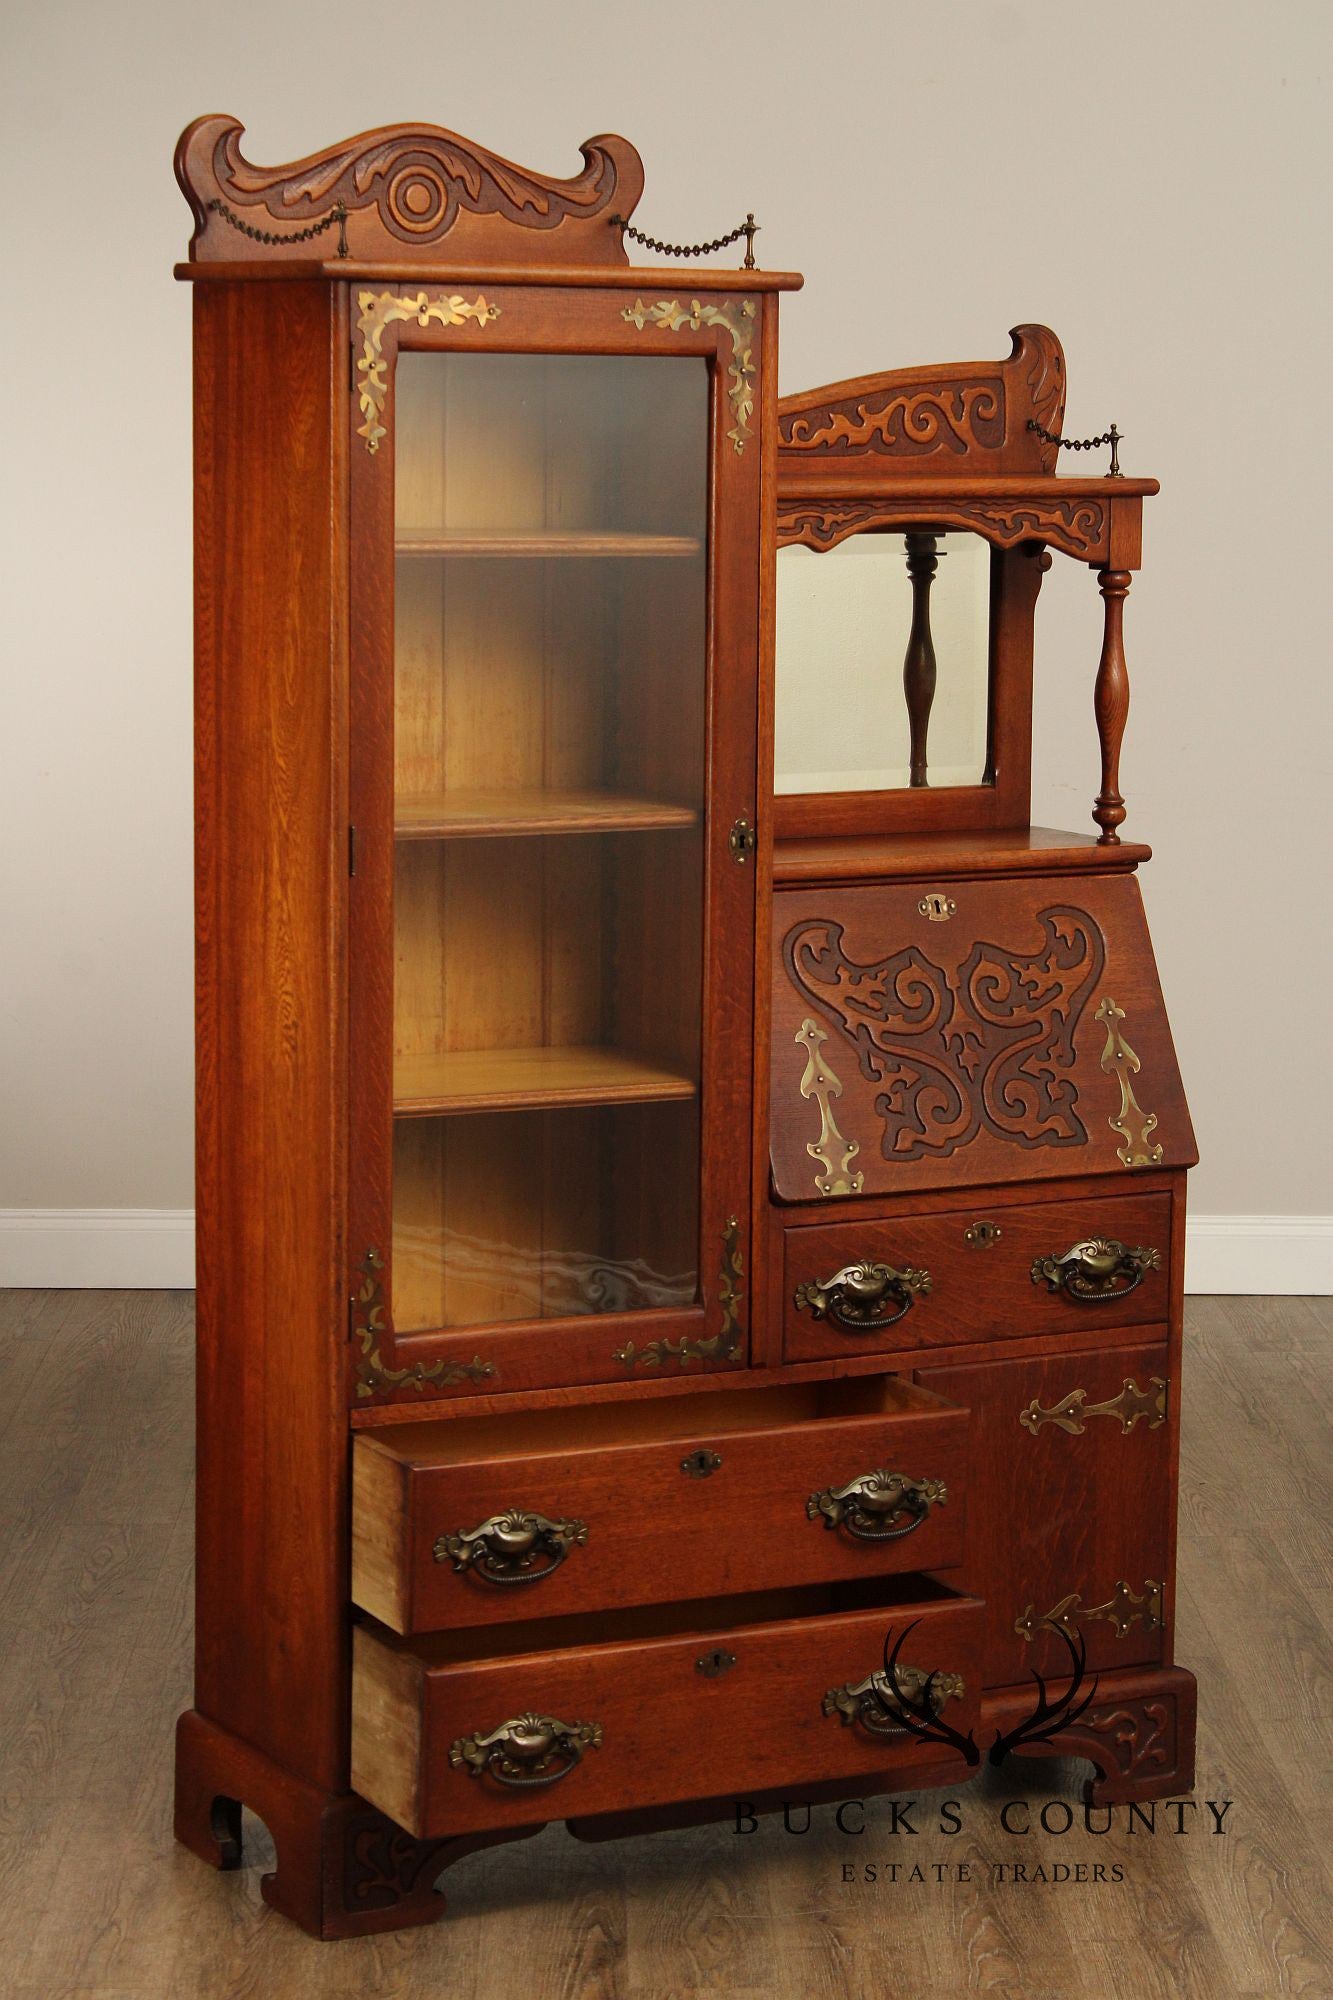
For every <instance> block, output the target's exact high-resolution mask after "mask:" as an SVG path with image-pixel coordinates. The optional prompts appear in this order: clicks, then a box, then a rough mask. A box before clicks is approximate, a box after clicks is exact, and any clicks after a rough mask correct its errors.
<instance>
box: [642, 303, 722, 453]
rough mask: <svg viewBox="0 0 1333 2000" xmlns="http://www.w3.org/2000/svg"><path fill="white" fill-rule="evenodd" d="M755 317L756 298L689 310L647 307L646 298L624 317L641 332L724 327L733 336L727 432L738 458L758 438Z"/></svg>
mask: <svg viewBox="0 0 1333 2000" xmlns="http://www.w3.org/2000/svg"><path fill="white" fill-rule="evenodd" d="M754 316H755V306H754V300H753V299H742V300H741V301H740V302H739V304H736V303H734V302H733V301H732V300H731V299H723V300H721V301H720V302H719V303H718V304H717V305H711V304H710V305H704V304H701V302H700V301H699V300H698V299H691V300H690V303H689V305H688V307H686V306H683V305H682V304H681V302H680V300H679V299H659V300H658V301H657V303H656V305H651V306H646V305H645V304H644V302H643V300H642V299H635V301H634V304H633V305H632V306H626V307H625V309H624V311H623V312H622V313H621V315H620V317H621V318H622V319H623V320H628V321H629V324H630V325H631V326H637V327H638V329H639V331H640V333H642V332H643V329H644V327H645V326H648V325H652V326H655V327H657V328H658V330H659V331H660V332H663V333H679V332H680V330H681V328H682V327H688V328H689V329H690V331H691V333H699V332H701V331H702V329H703V328H704V327H706V326H720V327H721V328H722V329H723V331H724V332H725V333H727V334H729V335H730V337H731V360H730V362H729V363H728V364H727V399H728V401H729V402H730V404H731V416H732V427H731V429H730V430H729V431H728V432H727V436H728V437H729V438H730V439H731V445H732V449H733V451H735V452H736V453H737V454H738V455H739V454H740V453H741V452H743V451H744V450H745V447H746V444H747V443H748V441H749V440H750V439H751V438H752V437H753V436H754V432H753V431H752V430H751V429H750V418H751V417H752V416H753V414H754V371H755V359H754Z"/></svg>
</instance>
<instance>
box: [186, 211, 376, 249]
mask: <svg viewBox="0 0 1333 2000" xmlns="http://www.w3.org/2000/svg"><path fill="white" fill-rule="evenodd" d="M208 207H209V211H210V213H211V214H213V215H220V216H221V217H222V220H223V221H224V222H226V223H229V224H230V225H231V227H232V228H233V229H235V230H237V231H238V232H239V234H240V235H242V236H248V237H249V238H250V241H251V242H252V243H309V242H310V241H311V239H312V238H313V237H316V236H322V235H323V234H324V232H325V230H327V229H332V228H333V225H334V224H335V222H336V223H337V225H338V255H339V256H340V257H345V256H346V255H347V206H346V204H345V203H344V202H341V201H335V202H334V204H333V207H332V208H331V209H330V210H329V212H328V214H327V215H325V216H322V217H321V219H320V220H319V221H318V222H312V223H310V224H308V226H307V227H306V228H305V229H289V230H286V231H284V232H283V234H282V235H281V236H278V235H275V234H274V232H273V231H272V230H271V229H254V228H252V227H251V225H250V224H249V223H248V222H243V221H242V220H241V217H240V216H239V215H237V214H236V213H235V211H234V210H233V209H230V208H228V206H227V204H226V202H225V201H217V200H213V201H210V202H209V204H208Z"/></svg>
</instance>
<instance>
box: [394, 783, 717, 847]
mask: <svg viewBox="0 0 1333 2000" xmlns="http://www.w3.org/2000/svg"><path fill="white" fill-rule="evenodd" d="M698 818H699V815H698V813H697V812H695V811H694V809H693V807H691V806H677V805H671V804H669V803H667V802H664V801H660V800H657V799H641V798H635V797H633V796H632V795H631V794H630V793H628V792H599V791H590V792H561V791H542V790H538V789H531V788H529V789H522V788H514V789H511V790H499V791H486V792H483V791H477V792H464V791H450V792H437V793H435V794H433V795H427V796H426V797H424V798H423V797H414V798H400V799H398V800H397V801H396V803H395V805H394V833H395V835H396V837H397V838H398V839H399V840H448V839H468V838H471V839H483V838H491V839H494V838H496V837H497V836H499V837H503V836H504V835H506V834H510V835H512V834H532V833H633V832H637V831H647V830H650V829H652V828H656V827H676V826H694V825H696V824H697V822H698Z"/></svg>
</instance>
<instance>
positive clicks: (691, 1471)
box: [680, 1445, 722, 1479]
mask: <svg viewBox="0 0 1333 2000" xmlns="http://www.w3.org/2000/svg"><path fill="white" fill-rule="evenodd" d="M721 1463H722V1458H721V1454H720V1453H719V1452H716V1451H709V1449H708V1447H707V1446H706V1445H700V1447H699V1449H698V1451H692V1452H691V1453H690V1455H689V1457H688V1458H682V1460H681V1461H680V1469H681V1471H682V1472H683V1473H684V1474H685V1477H686V1478H687V1479H709V1478H711V1476H712V1475H713V1473H715V1472H716V1471H717V1469H718V1467H719V1465H721Z"/></svg>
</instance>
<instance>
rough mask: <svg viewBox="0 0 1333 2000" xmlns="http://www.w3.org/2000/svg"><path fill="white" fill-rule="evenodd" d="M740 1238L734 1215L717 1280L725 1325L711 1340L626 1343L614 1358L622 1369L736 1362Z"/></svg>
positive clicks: (741, 1274)
mask: <svg viewBox="0 0 1333 2000" xmlns="http://www.w3.org/2000/svg"><path fill="white" fill-rule="evenodd" d="M740 1236H741V1226H740V1223H739V1221H738V1220H737V1218H736V1217H735V1216H734V1215H731V1216H728V1218H727V1226H726V1228H725V1229H724V1230H723V1232H722V1269H721V1270H720V1271H719V1273H718V1280H717V1297H718V1304H719V1305H720V1306H721V1308H722V1324H721V1326H720V1327H719V1328H718V1330H717V1332H716V1333H715V1334H713V1335H712V1336H711V1338H710V1339H708V1340H688V1339H686V1340H666V1339H660V1340H650V1341H649V1342H648V1344H647V1346H646V1347H636V1346H635V1345H634V1342H633V1341H632V1340H627V1341H626V1342H625V1345H624V1346H623V1347H618V1348H617V1349H616V1351H615V1353H614V1354H613V1355H612V1357H611V1359H612V1360H613V1361H618V1362H620V1364H621V1366H622V1367H623V1368H636V1367H638V1368H660V1367H661V1366H662V1364H663V1362H666V1361H674V1362H676V1363H677V1364H678V1365H679V1366H680V1367H682V1368H683V1367H684V1366H685V1364H686V1362H687V1361H734V1360H736V1358H737V1356H738V1355H739V1353H740V1350H741V1321H740V1307H741V1298H742V1296H743V1293H742V1289H741V1279H742V1278H743V1277H744V1275H745V1264H744V1261H743V1259H742V1257H741V1249H740Z"/></svg>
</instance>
